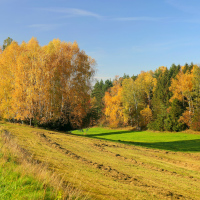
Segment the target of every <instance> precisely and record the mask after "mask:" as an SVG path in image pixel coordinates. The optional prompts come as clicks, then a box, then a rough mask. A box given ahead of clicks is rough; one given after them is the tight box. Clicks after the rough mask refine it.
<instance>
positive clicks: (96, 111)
mask: <svg viewBox="0 0 200 200" xmlns="http://www.w3.org/2000/svg"><path fill="white" fill-rule="evenodd" d="M112 86H113V84H112V81H111V80H106V81H105V83H104V82H103V80H100V81H97V82H96V83H95V85H94V88H93V90H92V94H91V97H92V99H93V100H92V106H93V117H95V119H96V120H98V119H100V118H101V117H102V114H103V108H104V101H103V97H104V96H105V92H106V91H107V90H108V89H109V88H110V87H112Z"/></svg>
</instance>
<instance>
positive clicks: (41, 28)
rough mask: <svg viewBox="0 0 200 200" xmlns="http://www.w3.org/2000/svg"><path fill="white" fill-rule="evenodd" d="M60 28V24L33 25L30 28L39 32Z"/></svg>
mask: <svg viewBox="0 0 200 200" xmlns="http://www.w3.org/2000/svg"><path fill="white" fill-rule="evenodd" d="M58 26H60V24H31V25H29V26H28V27H29V28H34V29H37V30H39V31H50V30H53V29H56V28H57V27H58Z"/></svg>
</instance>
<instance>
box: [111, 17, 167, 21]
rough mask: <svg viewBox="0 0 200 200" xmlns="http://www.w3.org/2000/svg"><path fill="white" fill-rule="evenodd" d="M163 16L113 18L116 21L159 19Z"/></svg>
mask: <svg viewBox="0 0 200 200" xmlns="http://www.w3.org/2000/svg"><path fill="white" fill-rule="evenodd" d="M162 19H164V18H154V17H119V18H114V19H113V20H116V21H159V20H162Z"/></svg>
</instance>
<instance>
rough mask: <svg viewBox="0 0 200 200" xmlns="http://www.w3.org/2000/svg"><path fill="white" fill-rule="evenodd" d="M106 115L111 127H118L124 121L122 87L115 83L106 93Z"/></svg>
mask: <svg viewBox="0 0 200 200" xmlns="http://www.w3.org/2000/svg"><path fill="white" fill-rule="evenodd" d="M104 102H105V115H106V118H107V120H108V121H109V124H110V126H111V127H117V126H119V125H120V124H122V123H123V121H124V115H123V106H122V87H121V86H120V84H119V83H117V82H116V83H115V84H114V86H113V87H112V88H110V92H106V93H105V97H104Z"/></svg>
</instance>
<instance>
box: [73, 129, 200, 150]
mask: <svg viewBox="0 0 200 200" xmlns="http://www.w3.org/2000/svg"><path fill="white" fill-rule="evenodd" d="M71 133H73V134H76V135H81V136H85V137H91V138H99V139H105V140H110V141H115V142H121V143H124V144H132V145H139V146H143V147H150V148H157V149H163V150H171V151H185V152H200V134H188V133H183V132H151V131H128V130H113V129H107V128H99V127H95V128H90V129H83V130H76V131H71Z"/></svg>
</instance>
